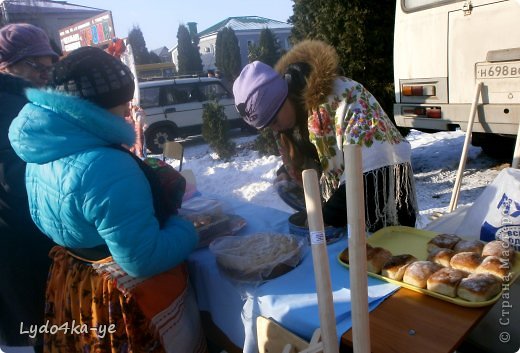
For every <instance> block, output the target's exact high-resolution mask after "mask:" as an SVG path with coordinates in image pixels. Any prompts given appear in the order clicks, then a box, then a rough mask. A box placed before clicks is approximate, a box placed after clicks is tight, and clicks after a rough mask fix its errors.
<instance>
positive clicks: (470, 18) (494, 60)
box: [394, 0, 520, 153]
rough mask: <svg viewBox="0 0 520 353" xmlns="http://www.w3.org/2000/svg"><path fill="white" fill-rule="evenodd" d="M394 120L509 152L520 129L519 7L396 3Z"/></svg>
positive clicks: (449, 0)
mask: <svg viewBox="0 0 520 353" xmlns="http://www.w3.org/2000/svg"><path fill="white" fill-rule="evenodd" d="M395 13H396V17H395V32H394V77H395V78H394V83H395V99H396V104H395V105H394V117H395V121H396V124H397V125H398V126H402V127H408V128H414V129H419V130H424V131H439V130H456V129H459V128H460V129H462V130H466V129H467V125H468V118H469V113H470V108H471V105H472V103H473V102H474V100H475V96H476V94H475V92H476V85H477V84H478V83H482V84H483V87H482V90H481V94H480V95H479V97H478V98H479V99H478V103H479V106H478V109H477V115H476V117H475V122H474V125H473V134H472V143H473V144H474V145H477V146H481V147H482V148H483V149H484V150H485V151H487V152H492V153H493V152H495V153H500V152H504V153H509V152H510V151H512V148H511V147H512V146H514V142H515V140H514V139H513V138H514V137H515V136H516V134H517V131H518V125H519V122H520V36H519V32H520V2H519V1H514V0H471V1H470V0H466V1H464V0H396V12H395Z"/></svg>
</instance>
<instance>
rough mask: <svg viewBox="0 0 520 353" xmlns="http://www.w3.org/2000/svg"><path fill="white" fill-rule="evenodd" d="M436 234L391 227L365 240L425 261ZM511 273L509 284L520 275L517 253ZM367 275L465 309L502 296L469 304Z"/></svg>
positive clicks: (489, 303) (460, 299) (405, 284)
mask: <svg viewBox="0 0 520 353" xmlns="http://www.w3.org/2000/svg"><path fill="white" fill-rule="evenodd" d="M437 234H439V233H436V232H430V231H426V230H421V229H416V228H411V227H404V226H392V227H386V228H382V229H380V230H378V231H377V232H375V233H374V234H373V235H372V236H371V237H369V238H367V243H368V244H370V245H372V246H373V247H376V246H379V247H382V248H384V249H387V250H389V251H390V252H391V253H392V254H393V255H400V254H411V255H413V256H415V257H416V258H417V259H418V260H426V259H427V257H428V242H429V241H430V239H432V238H433V237H435V236H436V235H437ZM340 255H341V254H340ZM340 255H338V261H339V263H340V264H341V265H343V266H345V267H347V268H348V267H349V265H348V264H346V263H344V262H343V261H341V259H340ZM511 272H512V273H513V278H512V279H511V281H510V282H509V283H510V284H512V283H513V282H514V281H515V280H516V278H517V277H518V275H519V274H520V253H518V252H517V253H516V258H515V261H514V265H513V268H512V269H511ZM368 275H369V276H372V277H375V278H379V279H381V280H383V281H387V282H390V283H394V284H397V285H398V286H401V287H405V288H408V289H411V290H413V291H416V292H419V293H423V294H426V295H429V296H432V297H435V298H438V299H442V300H445V301H447V302H450V303H454V304H458V305H461V306H467V307H474V308H476V307H482V306H487V305H491V304H493V303H495V302H496V301H497V300H498V299H500V297H501V295H502V292H500V293H499V294H497V295H496V296H495V297H493V298H491V299H490V300H487V301H483V302H470V301H467V300H464V299H462V298H458V297H456V298H452V297H448V296H446V295H442V294H439V293H437V292H433V291H430V290H427V289H423V288H419V287H416V286H413V285H411V284H408V283H404V282H402V281H396V280H394V279H390V278H388V277H385V276H381V275H378V274H375V273H372V272H368Z"/></svg>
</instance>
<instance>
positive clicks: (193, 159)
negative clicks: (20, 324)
mask: <svg viewBox="0 0 520 353" xmlns="http://www.w3.org/2000/svg"><path fill="white" fill-rule="evenodd" d="M255 138H256V136H239V137H236V138H234V141H235V142H236V144H237V147H238V154H237V156H235V157H234V158H233V159H232V160H231V161H229V162H223V161H220V160H218V159H217V158H216V156H215V154H214V153H213V152H212V151H211V149H210V148H209V147H208V145H206V144H205V143H204V142H203V140H202V139H201V138H200V137H198V138H195V139H192V140H187V141H185V142H184V144H185V146H186V147H185V151H184V162H183V169H191V170H193V172H194V174H195V176H196V181H197V188H198V190H199V191H200V192H201V193H202V194H208V195H209V194H211V195H221V196H223V197H226V198H230V197H236V198H240V199H242V200H245V201H249V202H252V203H255V204H258V205H262V206H267V207H273V208H277V209H280V210H284V211H287V212H293V210H292V209H291V208H290V207H289V206H287V205H286V204H285V203H284V202H283V201H282V200H281V199H280V198H279V197H278V195H277V194H276V192H275V190H274V188H273V186H272V180H273V179H274V177H275V175H276V170H277V169H278V167H279V166H280V165H281V159H280V157H275V156H268V157H261V156H259V154H258V153H257V152H256V151H253V150H252V149H251V145H252V142H253V141H254V139H255ZM464 138H465V134H464V133H463V132H439V133H435V134H425V133H421V132H419V131H415V130H412V132H411V133H410V134H409V135H408V137H407V139H408V140H409V141H410V144H411V146H412V165H413V168H414V174H415V180H416V188H417V198H418V203H419V209H420V215H421V217H420V219H419V220H418V224H417V227H419V228H422V227H424V226H425V225H426V224H428V222H429V221H430V216H432V215H433V214H435V213H436V212H444V211H446V210H447V208H448V206H449V203H450V199H451V193H452V189H453V185H454V182H455V178H456V173H457V169H458V166H459V161H460V156H461V152H462V147H463V144H464ZM173 164H174V165H175V163H173ZM507 166H509V164H504V163H501V162H498V161H497V160H496V159H493V158H490V157H488V156H486V155H485V154H483V153H482V151H481V149H480V148H478V147H470V148H469V152H468V159H467V162H466V168H465V173H464V177H463V179H462V186H461V193H460V196H459V206H460V205H465V204H471V203H472V202H473V201H474V200H475V199H476V198H477V196H478V195H480V193H481V192H482V190H483V189H484V188H485V187H486V185H488V184H489V183H490V182H491V181H493V179H494V178H495V177H496V176H497V174H498V173H499V172H500V170H501V169H502V168H504V167H507ZM2 349H3V351H2ZM2 352H6V353H31V352H32V349H27V348H3V347H2V348H0V353H2Z"/></svg>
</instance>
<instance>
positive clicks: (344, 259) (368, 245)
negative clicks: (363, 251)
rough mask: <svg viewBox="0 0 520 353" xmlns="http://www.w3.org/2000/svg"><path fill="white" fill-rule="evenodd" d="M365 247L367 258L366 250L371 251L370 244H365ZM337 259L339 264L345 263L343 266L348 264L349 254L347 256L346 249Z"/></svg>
mask: <svg viewBox="0 0 520 353" xmlns="http://www.w3.org/2000/svg"><path fill="white" fill-rule="evenodd" d="M366 247H367V256H368V250H369V249H372V245H370V244H368V243H367V244H366ZM339 259H340V260H341V262H343V263H345V264H348V263H349V254H348V248H345V249H344V250H343V251H342V252H341V253H340V254H339Z"/></svg>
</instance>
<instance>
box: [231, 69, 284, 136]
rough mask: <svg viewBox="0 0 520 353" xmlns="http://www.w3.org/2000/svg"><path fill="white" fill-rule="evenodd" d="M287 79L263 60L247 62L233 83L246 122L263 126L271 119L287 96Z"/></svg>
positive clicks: (257, 126) (236, 99) (256, 126)
mask: <svg viewBox="0 0 520 353" xmlns="http://www.w3.org/2000/svg"><path fill="white" fill-rule="evenodd" d="M287 92H288V87H287V82H285V80H284V79H283V78H282V76H280V74H278V73H277V72H276V71H275V70H274V69H273V68H272V67H271V66H269V65H266V64H264V63H262V62H260V61H254V62H252V63H250V64H248V65H246V66H245V67H244V68H243V69H242V72H241V73H240V76H238V78H237V79H236V80H235V83H234V84H233V94H234V96H235V106H236V108H237V110H238V112H239V113H240V115H241V116H242V118H243V119H244V121H245V122H246V123H248V124H249V125H251V126H253V127H255V128H257V129H259V130H260V129H263V128H265V127H266V126H267V125H269V124H270V123H271V121H272V120H273V119H274V117H275V116H276V114H277V113H278V110H280V108H281V107H282V104H283V102H285V99H286V98H287Z"/></svg>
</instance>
